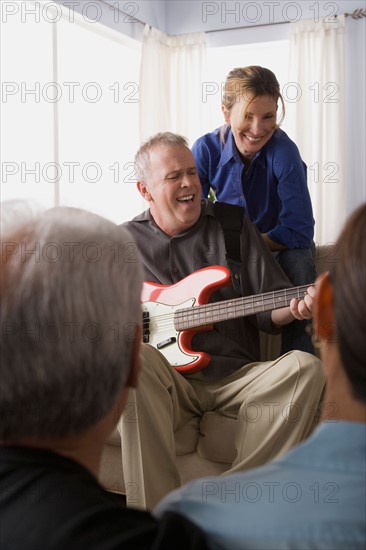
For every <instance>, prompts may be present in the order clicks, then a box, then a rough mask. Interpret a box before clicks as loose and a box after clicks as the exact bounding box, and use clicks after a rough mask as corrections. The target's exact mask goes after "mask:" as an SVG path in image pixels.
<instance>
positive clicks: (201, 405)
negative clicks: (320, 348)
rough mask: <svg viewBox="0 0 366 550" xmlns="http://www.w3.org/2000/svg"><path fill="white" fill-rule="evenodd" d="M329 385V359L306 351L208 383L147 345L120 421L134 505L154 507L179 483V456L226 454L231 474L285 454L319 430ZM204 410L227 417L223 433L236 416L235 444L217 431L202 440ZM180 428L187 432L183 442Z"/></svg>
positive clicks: (126, 474)
mask: <svg viewBox="0 0 366 550" xmlns="http://www.w3.org/2000/svg"><path fill="white" fill-rule="evenodd" d="M324 383H325V377H324V373H323V368H322V363H321V362H320V361H319V360H318V359H317V358H316V357H314V356H313V355H310V354H308V353H303V352H299V351H294V352H291V353H288V354H286V355H284V356H282V357H280V358H279V359H277V360H276V361H269V362H265V363H251V364H248V365H246V366H245V367H243V368H241V369H240V370H239V371H237V372H235V373H234V374H232V375H230V376H227V377H226V378H223V379H221V380H219V381H215V382H207V381H204V380H203V378H202V373H196V374H194V375H191V376H190V377H184V376H182V375H181V374H179V373H178V372H177V371H176V370H174V369H173V368H172V367H171V366H170V364H169V363H168V362H167V361H166V360H165V358H164V357H163V355H162V354H161V353H160V352H159V351H157V350H156V349H155V348H153V347H151V346H149V345H142V349H141V372H140V377H139V385H138V388H137V389H135V390H130V394H129V400H128V403H127V406H126V408H125V410H124V413H123V415H122V417H121V419H120V422H119V425H118V430H119V432H120V434H121V439H122V442H123V443H122V462H123V472H124V480H125V484H126V489H127V491H126V492H127V503H128V505H130V506H136V507H141V508H149V509H152V508H153V507H154V506H155V505H156V504H157V503H158V502H159V500H160V499H161V498H162V497H163V496H165V495H166V494H167V493H168V492H170V491H172V490H173V489H176V488H177V487H180V485H181V481H180V475H179V471H178V469H177V466H176V458H175V457H176V454H185V453H190V452H192V451H194V450H197V451H198V453H199V454H201V456H204V457H205V458H209V459H211V460H219V461H222V460H223V461H225V453H226V454H228V455H230V456H231V457H232V458H231V459H230V462H231V460H232V465H231V467H230V465H228V470H227V471H226V472H225V475H226V474H229V473H232V472H233V471H238V470H246V469H248V468H253V467H256V466H260V465H262V464H265V463H267V462H268V461H270V460H272V459H274V458H277V457H279V456H280V455H282V454H283V453H284V452H285V451H287V450H288V449H290V448H291V447H293V446H294V445H296V444H297V443H299V442H300V441H302V440H303V439H305V438H306V437H307V436H308V435H309V433H310V432H311V431H312V429H313V427H314V424H315V422H316V421H317V417H318V414H317V413H318V407H319V403H320V400H321V396H322V391H323V387H324ZM204 413H205V416H207V414H208V415H209V414H211V413H216V416H217V414H218V415H220V416H219V418H222V419H223V422H222V423H221V426H217V429H219V428H220V429H221V430H224V432H225V431H226V425H225V420H227V425H228V426H229V423H230V420H233V422H231V425H234V428H235V429H234V431H233V432H232V431H231V432H230V435H231V433H232V445H229V447H231V449H229V450H228V449H227V448H226V447H228V446H227V445H226V446H225V445H220V436H219V435H218V434H217V433H216V434H215V433H213V434H212V437H211V438H210V434H209V433H207V434H206V436H205V437H204V438H200V439H199V435H200V421H201V418H202V415H203V414H204ZM218 424H220V423H218ZM211 426H214V424H211ZM211 431H215V430H211ZM178 433H179V434H182V433H184V434H185V435H184V438H182V437H179V442H178V441H176V437H175V435H177V434H178ZM215 435H216V440H215ZM201 440H202V441H201ZM217 441H219V442H217ZM210 442H211V443H210ZM230 443H231V442H230ZM177 447H178V448H177ZM222 447H224V448H222ZM226 458H227V457H226Z"/></svg>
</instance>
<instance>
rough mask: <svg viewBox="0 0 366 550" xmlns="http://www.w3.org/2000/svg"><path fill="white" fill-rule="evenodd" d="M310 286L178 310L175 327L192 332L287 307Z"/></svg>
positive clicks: (303, 294)
mask: <svg viewBox="0 0 366 550" xmlns="http://www.w3.org/2000/svg"><path fill="white" fill-rule="evenodd" d="M309 286H310V285H303V286H297V287H293V288H288V289H286V290H276V291H274V292H266V293H265V294H257V295H254V296H244V297H242V298H235V299H233V300H226V301H223V302H214V303H212V304H205V305H202V306H196V307H190V308H185V309H178V310H177V311H176V312H175V314H174V325H175V328H176V329H177V330H178V331H182V330H190V329H194V328H199V327H203V326H206V325H213V324H214V323H218V322H220V321H227V320H228V319H237V318H239V317H246V316H247V315H254V314H256V313H261V312H263V311H270V310H273V309H279V308H281V307H287V306H288V305H290V302H291V300H292V299H293V298H298V299H301V298H303V297H304V296H305V294H306V289H307V288H308V287H309Z"/></svg>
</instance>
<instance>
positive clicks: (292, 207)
mask: <svg viewBox="0 0 366 550" xmlns="http://www.w3.org/2000/svg"><path fill="white" fill-rule="evenodd" d="M279 102H280V103H281V108H282V115H281V116H280V117H279V118H278V113H277V111H278V103H279ZM222 112H223V114H224V118H225V122H226V124H225V125H224V126H221V127H220V128H217V129H216V130H215V131H214V132H211V133H208V134H206V135H204V136H202V137H200V138H199V139H198V140H197V141H196V142H195V143H194V145H193V147H192V153H193V156H194V159H195V162H196V166H197V171H198V175H199V178H200V181H201V185H202V193H203V196H204V197H205V198H207V197H208V196H209V194H210V190H211V189H212V190H213V191H214V194H215V197H216V199H217V200H218V201H222V202H227V203H231V204H237V205H239V206H242V207H243V208H244V210H245V212H246V214H247V215H248V216H249V218H250V220H251V221H252V222H253V223H254V224H255V225H256V226H257V227H258V229H259V230H260V232H261V234H262V237H263V239H264V241H265V243H266V244H267V245H268V247H269V248H270V249H271V250H272V251H273V253H274V255H275V256H276V257H277V260H278V262H279V263H280V265H281V267H282V269H283V270H284V272H285V273H286V275H287V276H288V277H289V279H290V280H291V282H292V283H293V284H294V285H295V286H298V285H304V284H308V283H312V282H313V281H314V280H315V277H316V272H315V266H314V259H313V247H314V243H313V237H314V219H313V212H312V206H311V200H310V195H309V191H308V187H307V175H306V165H305V163H304V162H303V161H302V159H301V157H300V153H299V150H298V148H297V146H296V145H295V143H294V142H293V141H292V140H291V139H290V138H289V137H288V136H287V134H286V133H285V132H284V131H283V130H281V129H280V128H279V125H280V124H281V122H282V120H283V117H284V113H285V106H284V101H283V98H282V95H281V92H280V86H279V83H278V81H277V78H276V76H275V75H274V73H273V72H272V71H270V70H269V69H266V68H263V67H258V66H250V67H244V68H237V69H233V70H232V71H231V72H230V73H229V74H228V77H227V79H226V83H225V88H224V94H223V99H222ZM306 324H307V322H306V321H296V322H294V323H292V324H291V326H288V327H286V329H284V331H283V334H282V347H281V354H284V353H286V352H287V351H290V350H293V349H299V350H301V351H307V352H310V353H313V352H314V348H313V346H312V343H311V338H310V336H309V335H308V334H307V332H306V330H305V329H306Z"/></svg>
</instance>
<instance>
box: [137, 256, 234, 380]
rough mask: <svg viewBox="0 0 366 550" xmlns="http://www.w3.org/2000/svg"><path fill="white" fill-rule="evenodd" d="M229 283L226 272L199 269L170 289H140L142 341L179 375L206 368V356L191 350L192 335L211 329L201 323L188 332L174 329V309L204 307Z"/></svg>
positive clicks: (149, 286) (148, 286)
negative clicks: (159, 353)
mask: <svg viewBox="0 0 366 550" xmlns="http://www.w3.org/2000/svg"><path fill="white" fill-rule="evenodd" d="M230 284H231V275H230V271H229V270H228V269H227V268H226V267H222V266H214V267H206V268H204V269H200V270H199V271H196V272H195V273H192V274H191V275H189V276H188V277H185V278H184V279H182V280H181V281H179V282H178V283H176V284H174V285H171V286H164V285H159V284H156V283H151V282H145V283H144V285H143V289H142V311H143V333H144V342H146V343H149V344H150V345H152V346H154V347H155V348H157V349H159V351H161V352H162V353H163V355H164V356H165V357H166V359H167V360H168V361H169V363H170V364H171V365H172V366H173V367H174V368H175V369H176V370H177V371H179V372H182V373H193V372H197V371H199V370H201V369H203V368H204V367H206V366H207V365H208V364H209V362H210V359H211V358H210V356H209V355H208V354H207V353H204V352H198V351H193V350H192V349H191V342H192V338H193V336H194V335H195V334H196V333H197V332H199V331H202V330H211V329H212V325H209V324H205V325H204V326H201V327H196V328H194V329H190V330H180V331H179V330H177V329H176V326H175V324H174V315H175V313H176V312H177V311H178V310H182V309H188V308H194V307H195V306H200V305H203V304H207V303H208V301H209V299H210V297H211V295H212V294H213V293H214V292H215V291H216V290H218V289H219V288H222V287H224V286H229V285H230Z"/></svg>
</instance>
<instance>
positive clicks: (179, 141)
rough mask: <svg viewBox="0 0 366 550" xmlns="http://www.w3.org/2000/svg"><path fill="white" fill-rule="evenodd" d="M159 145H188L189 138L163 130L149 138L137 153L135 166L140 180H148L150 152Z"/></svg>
mask: <svg viewBox="0 0 366 550" xmlns="http://www.w3.org/2000/svg"><path fill="white" fill-rule="evenodd" d="M159 145H165V146H166V147H173V146H176V145H183V147H187V148H188V147H189V146H188V140H187V138H185V137H183V136H180V135H178V134H173V133H172V132H161V133H159V134H155V135H153V136H151V137H150V138H149V139H147V140H146V141H145V142H144V143H143V144H142V145H141V147H140V148H139V150H138V151H137V153H136V155H135V167H136V175H137V179H138V181H147V180H148V179H149V176H150V173H149V172H150V152H151V151H152V149H154V148H155V147H157V146H159Z"/></svg>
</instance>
